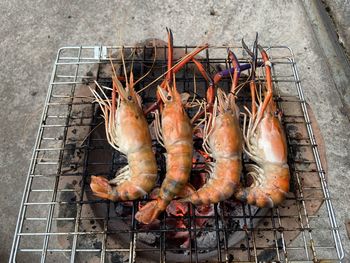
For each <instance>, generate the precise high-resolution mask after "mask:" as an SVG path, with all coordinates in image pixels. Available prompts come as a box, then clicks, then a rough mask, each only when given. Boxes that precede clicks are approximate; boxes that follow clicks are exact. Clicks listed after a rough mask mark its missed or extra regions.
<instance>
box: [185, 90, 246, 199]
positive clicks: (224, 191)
mask: <svg viewBox="0 0 350 263" xmlns="http://www.w3.org/2000/svg"><path fill="white" fill-rule="evenodd" d="M212 116H213V117H212V118H210V121H209V123H207V124H206V128H205V129H204V134H203V135H204V143H203V148H204V149H205V150H206V152H207V153H208V155H209V156H211V157H212V158H214V160H215V162H214V163H209V165H208V166H209V168H210V178H209V180H208V181H207V182H206V184H205V185H204V186H203V187H202V188H200V189H199V190H197V191H196V192H194V193H192V194H191V195H190V196H188V197H186V198H184V199H182V201H185V202H187V201H188V202H191V203H193V204H195V205H203V204H205V205H208V204H212V203H218V202H220V201H223V200H226V199H227V198H229V197H231V196H232V195H233V193H234V191H235V190H236V188H237V186H238V185H239V178H240V173H241V170H242V160H241V156H242V136H241V130H240V127H239V109H238V107H237V105H236V103H235V98H234V95H233V94H232V93H230V94H229V95H226V94H225V93H224V92H223V91H222V90H221V89H218V91H217V99H216V101H215V103H214V110H213V115H212ZM210 127H211V128H210Z"/></svg>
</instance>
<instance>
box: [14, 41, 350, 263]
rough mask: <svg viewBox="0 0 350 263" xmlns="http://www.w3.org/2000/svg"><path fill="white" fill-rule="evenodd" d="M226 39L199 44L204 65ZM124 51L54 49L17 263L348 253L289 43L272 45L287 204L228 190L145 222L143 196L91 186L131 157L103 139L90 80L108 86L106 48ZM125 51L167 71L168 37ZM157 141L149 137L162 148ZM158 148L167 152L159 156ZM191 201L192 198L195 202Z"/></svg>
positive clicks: (186, 85)
mask: <svg viewBox="0 0 350 263" xmlns="http://www.w3.org/2000/svg"><path fill="white" fill-rule="evenodd" d="M193 48H194V47H188V46H184V47H175V48H174V50H175V54H176V52H179V53H181V52H183V53H188V52H189V51H190V50H192V49H193ZM226 48H227V47H211V48H210V49H208V50H207V51H203V52H202V53H201V54H200V56H201V58H200V61H201V62H202V63H203V65H205V66H206V68H207V70H208V71H209V72H211V73H213V72H215V71H217V70H220V69H224V68H225V67H228V66H229V65H228V62H227V60H226ZM231 48H232V49H233V50H234V51H235V53H236V54H238V55H239V60H240V62H242V63H244V62H247V58H246V56H245V54H244V52H243V50H242V49H240V48H238V47H231ZM120 50H121V47H112V46H108V47H107V46H86V47H64V48H61V49H60V50H59V51H58V54H57V58H56V61H55V64H54V69H53V73H52V77H51V81H50V85H49V90H48V94H47V97H46V100H45V105H44V109H43V114H42V118H41V122H40V127H39V130H38V135H37V138H36V141H35V146H34V151H33V157H32V159H31V163H30V167H29V172H28V176H27V180H26V184H25V189H24V193H23V199H22V202H21V207H20V212H19V216H18V220H17V226H16V232H15V235H14V240H13V246H12V251H11V257H10V262H22V261H23V262H24V261H25V262H27V261H28V260H29V261H32V262H39V261H40V262H54V261H58V262H67V261H70V262H165V261H166V262H213V261H215V262H261V261H278V262H287V261H288V262H318V261H320V260H329V262H333V261H334V262H340V261H341V259H342V258H343V256H344V253H343V248H342V244H341V240H340V237H339V232H338V225H337V222H336V218H335V213H334V210H333V207H332V203H331V198H330V193H329V190H328V187H327V180H326V171H325V169H324V166H325V161H324V156H322V154H320V151H319V147H320V145H318V144H317V142H316V140H319V139H320V137H318V135H317V134H315V132H314V131H315V123H312V121H313V119H312V118H311V117H310V116H311V115H310V114H309V112H310V108H309V107H308V105H307V103H306V101H305V97H304V94H303V90H302V87H301V83H300V79H299V76H298V72H297V65H296V62H295V60H294V56H293V53H292V51H291V50H290V49H289V48H288V47H283V46H276V47H269V48H267V51H268V53H269V56H270V57H271V61H272V65H273V82H274V88H275V93H276V94H275V100H276V101H277V102H278V106H279V108H280V109H282V110H283V112H284V115H283V124H284V128H285V131H286V135H287V141H288V150H289V160H288V164H289V167H290V172H291V177H292V179H291V192H290V193H289V194H288V196H287V199H286V200H285V201H284V203H283V204H282V205H281V206H279V207H277V208H273V209H257V208H255V207H253V206H249V205H243V204H239V203H234V202H232V201H231V202H221V203H219V204H217V205H215V206H214V207H213V211H214V212H213V214H212V215H208V216H200V215H196V214H194V213H192V214H191V213H190V214H187V215H184V216H178V217H174V218H171V217H170V219H169V216H168V215H167V214H165V213H164V214H163V215H162V218H161V222H160V224H159V225H157V226H156V227H154V228H145V227H144V226H142V225H141V224H139V223H138V222H137V221H136V220H135V218H134V216H135V213H136V212H137V210H138V207H139V205H140V202H141V201H140V200H137V201H133V202H119V203H116V204H114V203H112V202H110V201H107V200H101V199H98V198H96V197H94V196H93V195H92V193H91V189H90V187H89V182H90V176H91V175H94V174H98V175H104V176H106V177H108V178H112V177H113V176H114V173H115V172H116V171H117V170H118V169H119V168H121V167H123V166H124V165H125V164H126V159H125V158H124V157H123V156H121V155H120V154H119V153H118V152H117V151H115V150H113V149H112V147H110V146H109V145H108V143H107V141H106V138H105V136H104V128H103V124H101V123H103V119H102V118H101V116H100V114H99V109H98V106H97V105H96V103H92V101H93V98H92V95H91V93H90V91H89V89H88V88H89V86H92V85H93V81H94V80H97V81H98V82H99V83H101V84H102V85H105V86H110V85H111V74H110V73H111V72H110V68H109V69H108V65H110V59H112V60H113V61H114V62H115V63H117V64H118V63H119V64H120V63H121V61H120V57H119V58H118V56H109V55H110V54H118V52H120ZM125 50H129V51H133V52H134V53H133V54H137V56H136V58H135V56H133V57H132V58H131V56H129V57H127V58H126V63H129V64H130V63H131V61H132V63H133V67H134V69H135V70H136V71H138V74H139V76H142V75H144V74H145V73H146V72H148V71H149V70H150V69H152V68H153V69H157V70H160V71H161V72H165V70H166V47H158V48H157V54H158V55H157V56H156V55H155V50H154V48H153V47H151V46H139V47H125ZM150 54H151V55H150ZM152 54H153V56H154V57H153V58H152ZM192 66H193V65H192ZM151 71H152V70H151ZM248 74H249V72H248ZM193 75H194V73H193V70H192V68H191V63H189V64H188V65H186V67H185V69H184V70H183V71H181V72H180V73H179V74H177V77H176V81H177V86H178V88H179V89H181V90H182V91H188V92H192V91H193V89H194V87H193ZM158 76H159V75H156V74H154V73H153V72H151V73H150V74H149V75H148V76H147V78H145V79H144V80H142V81H140V83H139V88H142V87H145V86H146V85H148V84H149V83H151V82H152V81H154V80H155V79H156V78H157V77H158ZM242 78H244V77H242ZM230 81H231V80H230V79H229V78H228V79H225V80H223V81H222V83H221V85H222V87H223V88H225V89H228V88H229V86H230ZM196 82H197V83H202V84H200V85H199V86H198V87H197V88H198V90H197V91H196V96H198V97H201V96H202V97H203V96H204V95H203V94H205V93H204V92H205V89H204V87H205V85H206V83H205V80H204V79H203V78H201V77H200V76H199V75H197V76H196ZM201 85H202V86H201ZM152 90H153V91H152ZM243 94H244V93H243ZM192 96H193V93H192ZM142 97H143V102H144V103H145V104H147V103H151V102H152V101H154V99H155V96H154V88H149V89H147V90H146V91H145V92H144V93H143V94H142ZM239 103H240V105H243V104H247V103H249V97H248V96H245V95H242V96H240V97H239ZM149 121H150V122H151V119H150V120H149ZM158 146H159V145H157V142H156V141H154V148H155V151H156V152H157V151H158V150H159V147H158ZM161 156H162V153H161V152H160V153H159V154H158V157H157V158H162V157H161ZM158 164H160V168H159V173H160V174H162V173H164V169H165V167H164V161H163V164H162V161H161V160H158ZM188 209H194V208H193V206H190V205H189V206H188ZM232 211H234V212H232ZM201 219H205V220H207V221H210V220H211V221H210V222H211V224H206V225H203V226H201V225H199V224H198V220H201ZM169 220H175V221H176V220H182V222H185V224H184V225H185V226H186V227H182V228H181V227H178V225H176V224H175V226H174V224H170V223H169V222H173V221H169ZM176 222H177V221H176ZM174 233H180V234H184V235H185V236H187V237H190V241H189V242H187V243H186V245H184V244H178V243H176V244H175V243H174V241H173V240H172V239H171V238H169V235H171V234H172V235H174ZM327 262H328V261H327Z"/></svg>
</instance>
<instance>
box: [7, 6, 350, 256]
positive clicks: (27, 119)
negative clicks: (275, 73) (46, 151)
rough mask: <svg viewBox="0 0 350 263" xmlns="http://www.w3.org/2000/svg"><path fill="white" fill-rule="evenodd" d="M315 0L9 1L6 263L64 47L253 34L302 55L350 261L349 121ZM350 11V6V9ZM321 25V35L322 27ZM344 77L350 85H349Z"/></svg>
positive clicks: (233, 39)
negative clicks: (349, 227)
mask: <svg viewBox="0 0 350 263" xmlns="http://www.w3.org/2000/svg"><path fill="white" fill-rule="evenodd" d="M310 2H313V1H306V0H305V1H303V0H301V1H267V0H265V1H238V0H234V1H232V0H230V1H229V0H226V1H206V4H203V3H202V1H162V2H159V1H155V0H150V1H136V0H133V1H106V0H102V1H92V0H86V1H81V0H80V1H35V3H34V2H33V1H29V0H23V1H20V2H19V1H14V0H9V1H1V2H0V10H2V16H1V18H0V22H1V23H0V36H1V41H0V56H1V58H2V59H1V61H0V64H1V70H0V83H1V87H2V88H1V90H0V92H1V96H0V98H1V115H0V118H1V119H0V123H1V124H2V125H1V129H0V138H1V152H0V169H1V170H0V175H1V176H0V196H1V200H2V202H1V203H0V211H1V213H0V237H1V238H0V240H1V241H2V245H1V247H0V261H2V262H5V261H7V259H8V257H9V253H10V248H11V244H12V238H13V233H14V229H15V224H16V219H17V214H18V209H19V205H20V201H21V197H22V192H23V188H24V183H25V179H26V176H27V169H28V166H29V161H30V158H31V153H32V152H31V151H32V147H33V145H34V140H35V136H36V131H37V127H38V125H39V118H40V115H41V110H42V107H43V103H44V99H45V96H46V90H47V87H48V83H49V78H50V74H51V71H52V63H53V61H54V59H55V55H56V52H57V50H58V48H59V47H62V46H68V45H100V44H102V45H113V44H132V43H135V42H138V41H141V40H143V39H145V38H150V37H155V38H160V39H165V37H166V33H165V27H170V28H172V29H173V32H174V35H175V44H176V45H181V44H189V45H195V44H198V43H204V42H208V43H210V44H214V45H221V44H236V45H238V44H239V43H240V40H241V38H242V37H244V38H245V39H247V41H248V42H250V41H251V40H252V39H253V37H254V34H255V32H259V33H260V42H261V43H264V44H266V45H276V44H283V45H288V46H289V47H291V48H292V49H293V50H294V53H295V56H296V60H297V63H298V65H299V71H300V77H301V81H302V85H303V87H304V90H305V93H306V99H307V101H308V102H309V103H310V105H311V107H312V108H313V109H314V112H315V114H316V118H317V121H318V123H319V125H320V127H321V130H322V132H323V137H324V139H325V143H326V151H327V159H328V166H329V174H328V176H329V188H330V191H331V195H332V196H333V198H334V206H335V211H336V214H337V219H338V223H339V226H340V231H341V237H342V240H343V245H344V247H345V250H346V258H347V259H349V258H350V254H349V253H350V243H349V239H348V237H347V235H346V230H345V222H346V221H347V220H349V219H350V218H349V214H350V213H349V212H350V206H349V202H348V200H350V192H349V187H348V186H349V185H350V179H349V178H350V177H349V176H350V174H349V171H350V161H349V150H350V149H349V143H348V141H349V135H350V123H349V118H348V115H347V111H344V108H346V106H347V105H346V104H347V103H348V101H347V100H345V99H344V98H343V95H344V94H342V92H341V91H339V89H338V88H337V83H338V82H339V79H337V75H336V74H332V69H331V66H332V64H330V63H329V62H328V60H327V58H326V54H325V52H324V50H323V48H324V47H323V44H324V43H328V42H327V41H329V39H326V38H327V36H324V35H322V34H319V32H317V30H319V29H320V28H322V26H321V23H322V21H321V20H317V16H315V17H316V18H315V17H312V16H313V15H315V14H312V13H311V14H310V12H314V11H312V8H310ZM345 4H346V5H347V7H349V5H350V3H349V2H346V3H345ZM315 28H316V29H315ZM344 78H345V79H342V81H343V82H344V81H345V83H349V79H346V74H345V77H344Z"/></svg>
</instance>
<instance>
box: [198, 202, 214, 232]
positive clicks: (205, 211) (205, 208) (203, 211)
mask: <svg viewBox="0 0 350 263" xmlns="http://www.w3.org/2000/svg"><path fill="white" fill-rule="evenodd" d="M195 215H196V216H203V217H204V216H214V205H212V204H211V205H202V206H198V207H196V209H195ZM195 220H196V226H197V227H203V226H205V224H206V223H207V222H208V218H196V219H195Z"/></svg>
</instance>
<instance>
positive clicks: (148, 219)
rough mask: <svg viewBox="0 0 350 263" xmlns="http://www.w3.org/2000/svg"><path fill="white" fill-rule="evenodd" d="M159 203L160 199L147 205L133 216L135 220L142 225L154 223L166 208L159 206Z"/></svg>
mask: <svg viewBox="0 0 350 263" xmlns="http://www.w3.org/2000/svg"><path fill="white" fill-rule="evenodd" d="M161 203H162V202H161V200H160V199H157V200H153V201H151V202H149V203H147V204H146V205H145V206H143V207H142V208H141V209H140V210H139V211H138V212H137V213H136V214H135V218H136V220H137V221H139V222H140V223H143V224H150V223H152V222H153V221H155V220H156V219H157V218H158V217H159V215H160V214H161V213H162V212H163V211H164V210H165V209H166V206H163V205H161Z"/></svg>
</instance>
